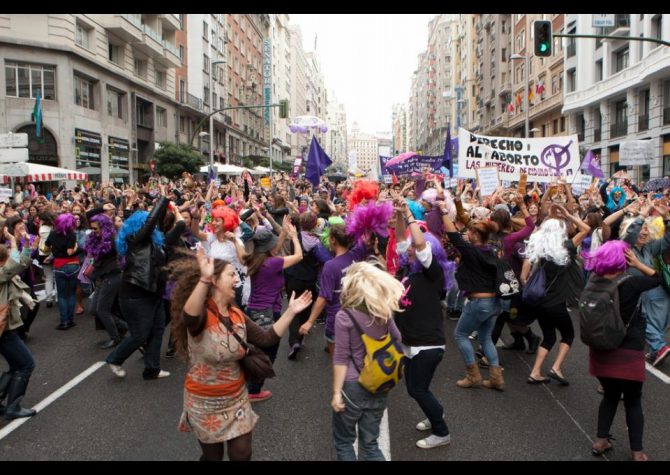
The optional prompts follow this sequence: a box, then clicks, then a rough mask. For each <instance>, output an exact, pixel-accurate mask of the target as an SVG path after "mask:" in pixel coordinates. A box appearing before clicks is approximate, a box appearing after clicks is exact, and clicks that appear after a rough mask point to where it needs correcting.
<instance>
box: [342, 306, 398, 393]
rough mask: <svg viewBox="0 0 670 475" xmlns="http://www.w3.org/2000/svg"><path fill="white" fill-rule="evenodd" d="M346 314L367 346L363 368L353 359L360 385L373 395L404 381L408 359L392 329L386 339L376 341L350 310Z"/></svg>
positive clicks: (345, 311)
mask: <svg viewBox="0 0 670 475" xmlns="http://www.w3.org/2000/svg"><path fill="white" fill-rule="evenodd" d="M344 313H345V314H346V315H347V316H348V317H349V318H350V319H351V321H352V322H353V323H354V326H355V327H356V330H357V331H358V334H359V335H360V336H361V340H362V341H363V346H365V359H364V360H363V367H362V368H359V367H358V365H356V361H354V359H353V358H351V361H352V362H353V363H354V366H355V367H356V369H357V370H358V372H359V376H358V383H359V384H360V385H361V386H363V387H364V388H365V389H367V390H368V391H369V392H371V393H372V394H376V393H380V392H387V391H389V390H390V389H391V388H393V387H394V386H395V385H396V384H398V381H400V380H401V379H402V375H403V372H404V368H405V363H406V362H407V357H406V356H405V354H404V353H403V352H402V349H401V348H400V345H399V344H398V342H397V341H396V340H395V338H393V335H392V334H391V330H390V329H389V330H388V331H387V333H386V335H385V336H384V337H382V338H381V339H380V340H376V339H374V338H372V337H370V336H368V335H367V334H366V333H365V331H363V329H362V328H361V326H360V325H359V323H358V322H357V321H356V319H355V318H354V317H353V316H352V315H351V313H349V311H348V310H344Z"/></svg>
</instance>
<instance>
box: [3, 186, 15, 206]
mask: <svg viewBox="0 0 670 475" xmlns="http://www.w3.org/2000/svg"><path fill="white" fill-rule="evenodd" d="M12 196H13V195H12V189H11V188H0V203H9V200H11V199H12Z"/></svg>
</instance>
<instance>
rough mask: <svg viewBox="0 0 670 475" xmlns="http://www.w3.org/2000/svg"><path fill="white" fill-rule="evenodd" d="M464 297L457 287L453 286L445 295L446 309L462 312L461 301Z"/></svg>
mask: <svg viewBox="0 0 670 475" xmlns="http://www.w3.org/2000/svg"><path fill="white" fill-rule="evenodd" d="M464 300H465V296H464V295H463V294H462V293H461V291H460V290H459V289H458V285H454V286H453V287H452V288H451V289H450V290H449V293H448V294H447V308H448V309H449V310H463V301H464Z"/></svg>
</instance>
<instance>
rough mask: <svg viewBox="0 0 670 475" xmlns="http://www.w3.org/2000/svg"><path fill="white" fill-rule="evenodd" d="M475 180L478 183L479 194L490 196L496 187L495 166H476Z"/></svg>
mask: <svg viewBox="0 0 670 475" xmlns="http://www.w3.org/2000/svg"><path fill="white" fill-rule="evenodd" d="M477 182H478V183H479V194H480V195H481V196H482V197H484V196H490V195H492V194H493V193H495V191H496V189H497V188H498V169H497V168H495V167H488V168H478V169H477Z"/></svg>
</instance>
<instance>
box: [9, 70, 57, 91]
mask: <svg viewBox="0 0 670 475" xmlns="http://www.w3.org/2000/svg"><path fill="white" fill-rule="evenodd" d="M38 92H39V93H40V95H41V97H42V99H49V100H55V99H56V67H55V66H42V65H41V64H28V63H5V94H6V95H7V97H26V98H31V99H35V98H36V97H37V93H38Z"/></svg>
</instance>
